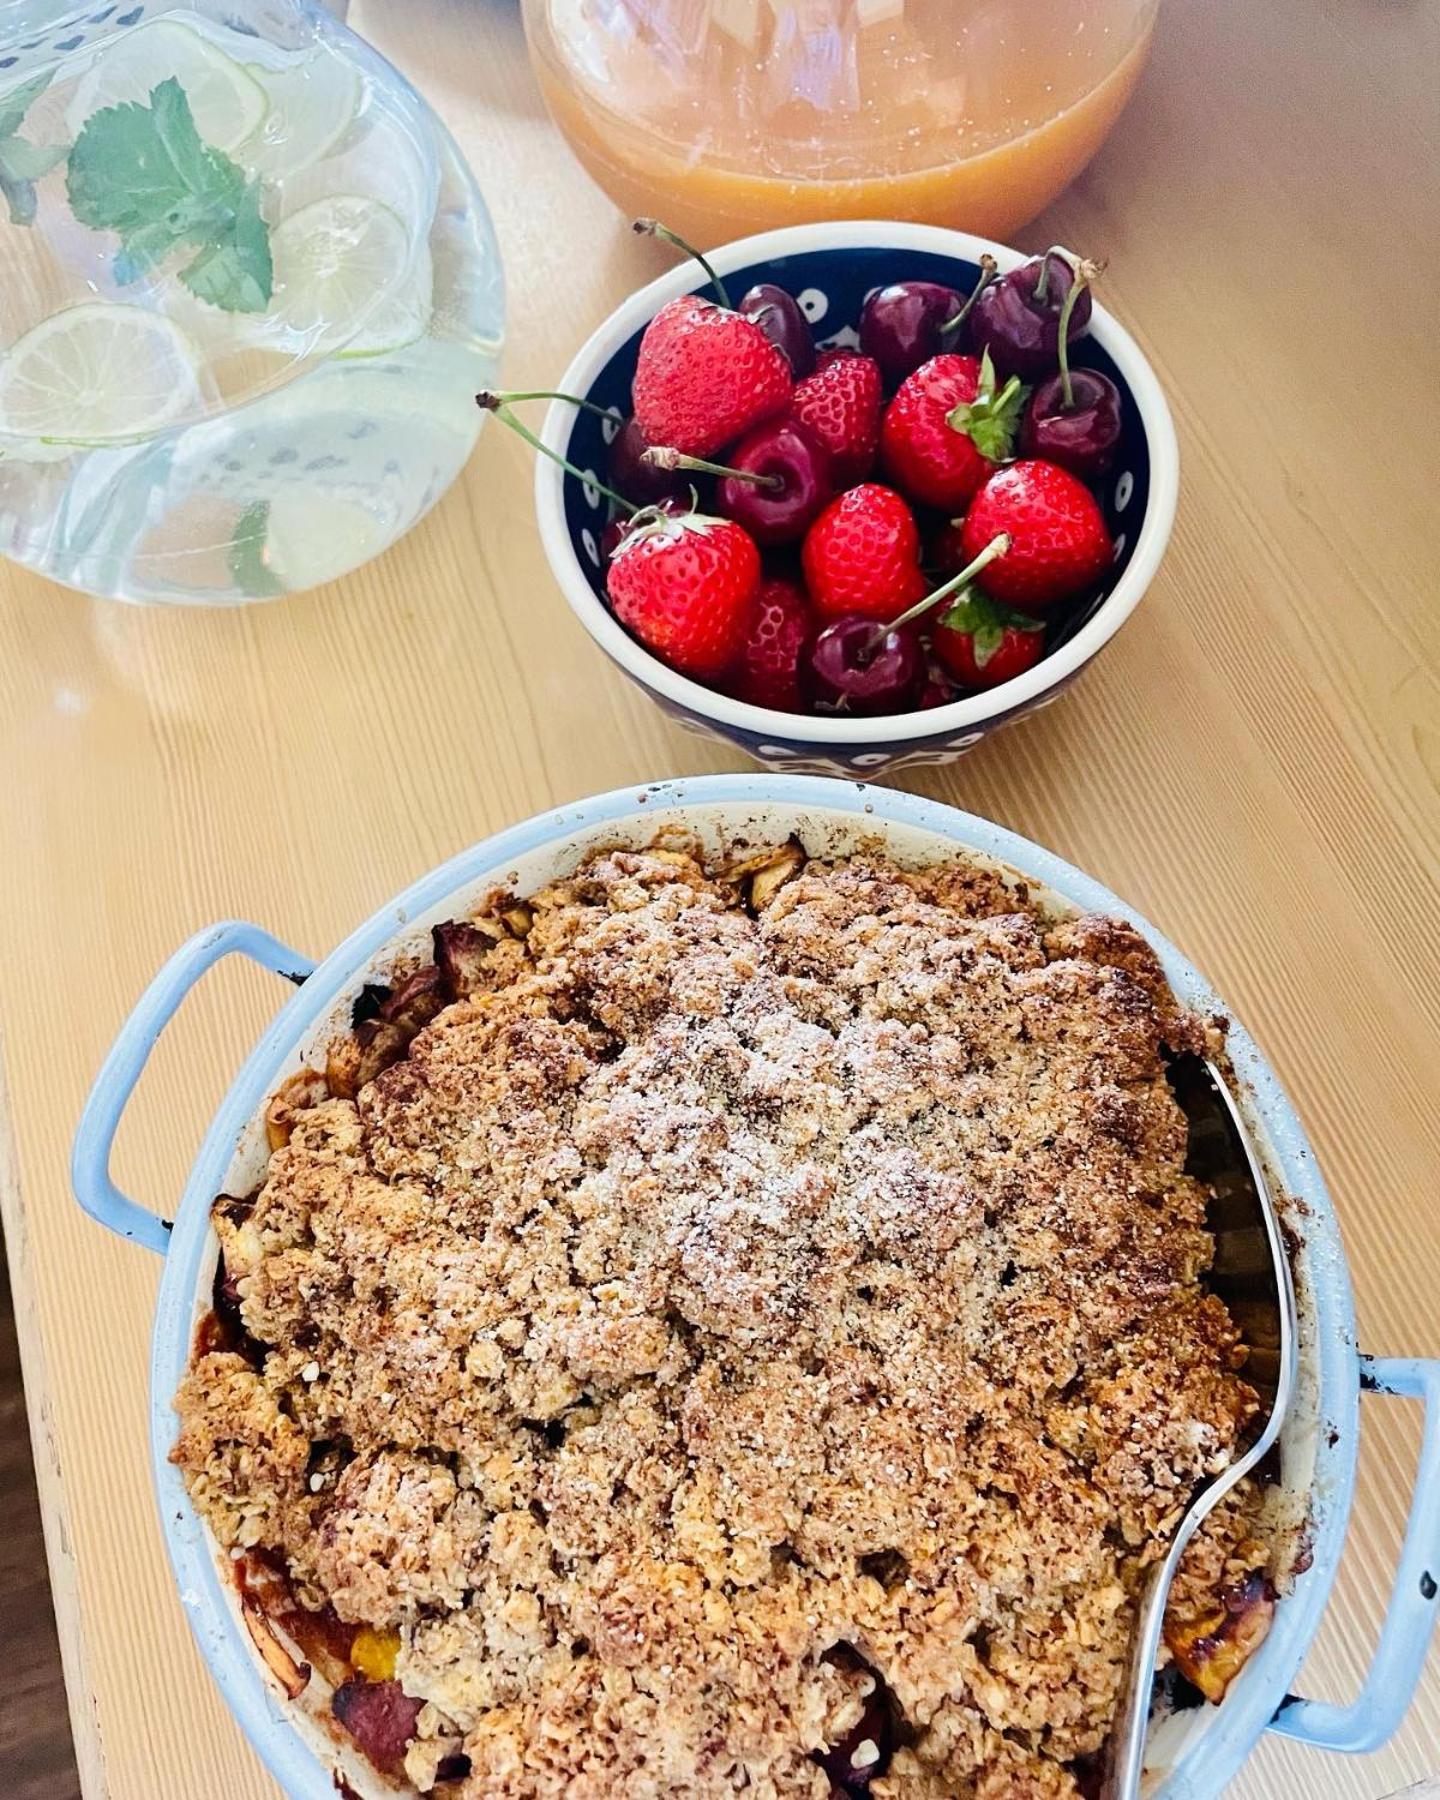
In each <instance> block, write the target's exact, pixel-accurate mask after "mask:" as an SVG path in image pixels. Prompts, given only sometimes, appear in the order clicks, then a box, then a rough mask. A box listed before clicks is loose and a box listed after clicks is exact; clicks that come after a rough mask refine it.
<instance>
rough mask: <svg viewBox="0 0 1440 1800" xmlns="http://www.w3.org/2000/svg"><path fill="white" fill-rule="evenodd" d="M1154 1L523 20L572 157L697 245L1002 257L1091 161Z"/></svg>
mask: <svg viewBox="0 0 1440 1800" xmlns="http://www.w3.org/2000/svg"><path fill="white" fill-rule="evenodd" d="M1158 5H1159V0H525V23H526V31H527V34H528V36H529V41H530V50H531V56H532V59H533V61H534V64H535V69H536V73H537V75H538V77H539V81H540V86H541V89H542V91H543V92H544V95H545V99H546V102H547V104H548V105H549V107H550V111H551V113H552V114H553V115H554V118H555V120H556V122H557V123H558V124H559V126H560V128H561V130H562V131H563V132H564V133H565V136H566V137H567V138H568V139H569V141H570V144H571V147H572V148H573V149H574V151H575V153H576V155H577V156H578V157H579V158H580V160H581V162H582V163H583V164H584V165H585V167H586V169H587V170H588V171H589V172H590V174H591V175H593V176H594V178H595V179H596V181H598V182H599V183H600V185H601V187H603V188H604V189H605V191H606V192H607V193H608V194H609V195H610V196H611V198H612V199H613V200H615V201H616V203H617V204H618V205H619V206H621V207H622V208H624V209H625V210H626V211H627V212H631V213H653V214H655V215H656V216H658V217H660V218H662V219H663V220H664V221H665V223H666V224H668V225H670V226H672V227H673V228H674V229H676V230H678V231H681V232H683V233H685V235H686V236H688V237H692V238H695V239H698V240H699V241H701V242H704V243H715V242H717V241H719V240H721V239H724V238H730V237H735V236H738V235H740V234H742V233H744V232H748V231H759V230H765V229H767V228H769V227H771V226H776V225H794V224H800V223H802V222H805V221H809V220H815V219H864V218H899V219H915V220H920V221H925V222H929V223H933V224H939V225H950V226H954V227H956V228H959V229H961V230H966V231H973V232H977V233H979V234H981V235H982V236H986V237H998V238H1004V237H1007V236H1009V235H1010V234H1011V233H1012V232H1013V231H1014V230H1015V229H1016V228H1017V227H1018V226H1020V225H1023V224H1024V223H1025V222H1026V221H1027V220H1029V219H1031V218H1033V217H1034V216H1035V214H1036V213H1038V212H1039V211H1040V210H1041V209H1042V208H1043V207H1044V206H1046V205H1047V204H1048V203H1049V202H1050V201H1051V200H1052V199H1053V198H1054V197H1055V195H1056V194H1057V193H1059V191H1060V189H1061V188H1063V187H1064V186H1065V184H1066V183H1067V182H1068V181H1070V180H1071V179H1072V178H1073V177H1074V175H1075V174H1076V173H1077V172H1078V171H1079V170H1080V168H1081V167H1083V165H1084V164H1085V163H1086V161H1088V159H1089V158H1090V157H1091V156H1092V155H1093V154H1094V152H1095V151H1096V149H1098V147H1099V145H1100V143H1101V142H1102V140H1103V139H1104V137H1105V135H1106V133H1107V132H1108V131H1109V130H1110V127H1111V126H1112V125H1113V124H1114V123H1115V120H1116V118H1117V116H1118V115H1119V112H1120V109H1121V107H1122V106H1123V105H1124V104H1125V101H1126V98H1127V97H1128V95H1129V93H1130V90H1131V88H1132V87H1133V86H1134V84H1135V80H1136V77H1137V76H1138V75H1139V73H1140V68H1141V65H1142V64H1143V62H1144V59H1145V53H1146V50H1147V48H1148V47H1149V42H1150V33H1151V28H1152V26H1153V24H1154V20H1155V13H1156V9H1157V7H1158Z"/></svg>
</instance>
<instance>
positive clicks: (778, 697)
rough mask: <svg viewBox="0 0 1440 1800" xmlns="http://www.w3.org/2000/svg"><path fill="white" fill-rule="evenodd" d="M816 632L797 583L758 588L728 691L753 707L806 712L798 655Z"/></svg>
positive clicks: (781, 581)
mask: <svg viewBox="0 0 1440 1800" xmlns="http://www.w3.org/2000/svg"><path fill="white" fill-rule="evenodd" d="M814 630H815V615H814V613H813V612H812V611H811V610H810V599H809V596H808V595H807V594H806V592H805V590H804V588H802V587H801V585H800V583H799V582H798V581H791V580H789V579H788V578H787V577H786V576H784V575H772V576H770V577H769V578H768V579H766V580H764V581H762V582H761V583H760V593H759V596H758V598H757V600H756V603H755V607H754V610H753V611H752V613H751V615H750V629H749V631H748V632H747V633H746V636H745V643H744V647H743V648H742V649H741V651H740V660H739V662H738V663H737V664H736V665H735V672H734V675H733V677H732V681H731V689H730V691H731V692H732V693H733V694H734V696H735V698H736V699H737V700H748V701H749V702H750V704H751V706H768V707H771V708H772V709H773V710H774V711H776V712H803V711H804V710H805V705H804V702H803V700H802V699H801V697H800V653H801V651H802V650H803V649H804V648H805V646H806V644H807V643H808V642H809V641H810V638H811V636H812V635H813V633H814Z"/></svg>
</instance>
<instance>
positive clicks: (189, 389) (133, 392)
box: [0, 300, 200, 444]
mask: <svg viewBox="0 0 1440 1800" xmlns="http://www.w3.org/2000/svg"><path fill="white" fill-rule="evenodd" d="M198 370H199V357H198V354H197V352H196V349H195V346H194V345H193V344H192V343H191V341H190V339H189V338H188V337H186V335H185V333H184V332H183V331H182V330H181V329H180V327H179V326H178V325H176V324H175V323H174V322H173V321H172V320H170V319H167V318H166V317H165V316H164V315H163V314H162V313H155V312H147V311H146V310H145V309H144V308H143V307H139V306H116V305H111V304H109V303H108V302H103V301H93V300H92V301H87V302H86V303H85V304H84V305H82V306H70V307H66V308H65V309H64V310H63V311H61V312H57V313H52V314H51V315H50V317H49V318H48V319H42V320H41V321H40V323H39V324H38V325H36V326H35V327H34V328H33V329H32V330H30V331H27V332H26V333H25V335H24V337H22V338H20V339H19V340H18V341H17V342H16V343H15V344H13V345H12V346H11V347H10V349H9V350H8V351H7V352H6V354H5V356H4V357H3V358H0V434H5V435H10V436H14V437H17V438H28V439H31V440H33V439H36V438H52V439H54V438H59V439H64V440H66V441H67V442H70V443H81V444H100V443H108V442H113V441H114V440H116V439H123V438H139V437H148V436H149V435H150V434H151V433H153V432H156V431H159V430H161V429H163V427H165V426H166V425H171V424H173V423H174V422H175V420H176V419H178V418H179V417H180V416H181V414H182V413H185V412H187V411H189V410H190V409H191V408H192V407H193V406H194V405H195V403H196V402H197V400H198V399H199V397H200V381H199V374H198Z"/></svg>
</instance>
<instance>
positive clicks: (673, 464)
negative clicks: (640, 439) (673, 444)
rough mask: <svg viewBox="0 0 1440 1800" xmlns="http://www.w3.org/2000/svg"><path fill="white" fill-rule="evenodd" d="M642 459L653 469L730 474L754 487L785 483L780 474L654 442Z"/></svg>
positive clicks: (780, 486) (775, 486) (701, 473)
mask: <svg viewBox="0 0 1440 1800" xmlns="http://www.w3.org/2000/svg"><path fill="white" fill-rule="evenodd" d="M640 460H641V462H643V463H649V464H650V466H651V468H652V469H688V470H689V471H691V472H692V473H693V474H696V475H728V476H729V477H730V479H731V480H732V481H748V482H749V483H750V485H751V486H752V487H758V488H770V489H772V490H773V489H775V488H782V487H784V485H785V483H784V481H783V480H782V479H781V477H780V476H778V475H762V474H761V473H760V472H759V470H758V469H732V468H731V467H730V466H729V464H728V463H717V462H707V461H706V460H705V458H704V457H703V456H686V455H685V453H684V452H683V451H681V450H672V449H670V448H669V447H668V446H667V445H665V444H652V445H651V446H650V447H649V449H648V450H642V451H641V453H640Z"/></svg>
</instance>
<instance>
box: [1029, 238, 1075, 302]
mask: <svg viewBox="0 0 1440 1800" xmlns="http://www.w3.org/2000/svg"><path fill="white" fill-rule="evenodd" d="M1052 256H1058V257H1059V258H1060V260H1061V262H1063V263H1064V264H1065V265H1066V266H1067V267H1068V266H1069V264H1070V258H1069V256H1068V255H1067V254H1066V251H1065V246H1064V245H1063V244H1052V245H1051V246H1050V248H1049V249H1048V250H1047V251H1046V252H1045V255H1044V258H1043V259H1042V261H1041V263H1040V279H1039V280H1038V281H1037V282H1036V283H1035V298H1036V299H1037V300H1038V301H1039V302H1040V304H1041V305H1042V306H1043V305H1044V304H1045V296H1046V295H1047V294H1048V293H1049V291H1050V258H1051V257H1052ZM1071 285H1072V286H1073V285H1074V284H1073V283H1072V284H1071Z"/></svg>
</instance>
